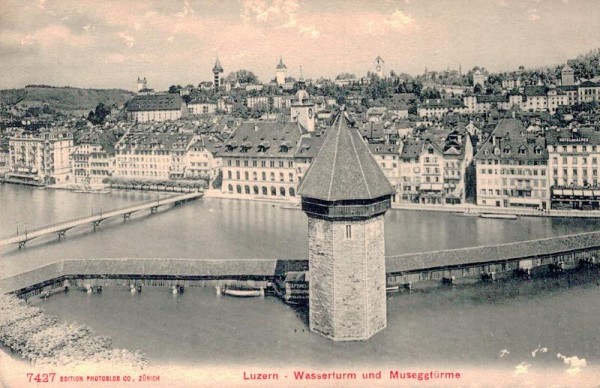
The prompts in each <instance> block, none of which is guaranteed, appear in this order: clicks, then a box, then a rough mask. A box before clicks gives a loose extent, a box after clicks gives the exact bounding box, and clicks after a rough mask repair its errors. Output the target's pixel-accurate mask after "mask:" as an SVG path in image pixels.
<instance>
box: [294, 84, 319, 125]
mask: <svg viewBox="0 0 600 388" xmlns="http://www.w3.org/2000/svg"><path fill="white" fill-rule="evenodd" d="M290 115H291V119H292V121H293V122H298V123H300V125H302V126H303V127H304V128H305V129H306V130H307V131H308V132H314V131H315V102H314V101H313V100H312V99H311V98H310V96H309V94H308V92H307V91H306V83H305V82H304V78H302V76H300V79H299V80H298V91H297V92H296V95H295V97H294V98H292V101H291V104H290Z"/></svg>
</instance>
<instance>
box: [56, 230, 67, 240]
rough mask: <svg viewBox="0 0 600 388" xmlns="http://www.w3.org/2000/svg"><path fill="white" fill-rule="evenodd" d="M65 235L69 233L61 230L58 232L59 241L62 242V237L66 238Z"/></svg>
mask: <svg viewBox="0 0 600 388" xmlns="http://www.w3.org/2000/svg"><path fill="white" fill-rule="evenodd" d="M65 233H67V231H66V230H61V231H60V232H58V241H60V239H61V237H62V238H65V237H66V235H65Z"/></svg>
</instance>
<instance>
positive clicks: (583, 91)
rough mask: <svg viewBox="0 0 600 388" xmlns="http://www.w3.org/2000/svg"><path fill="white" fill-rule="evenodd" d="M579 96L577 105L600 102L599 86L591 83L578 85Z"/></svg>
mask: <svg viewBox="0 0 600 388" xmlns="http://www.w3.org/2000/svg"><path fill="white" fill-rule="evenodd" d="M577 92H578V94H579V103H580V104H581V103H584V102H592V101H600V84H599V83H596V82H592V81H585V82H582V83H581V84H579V87H578V89H577Z"/></svg>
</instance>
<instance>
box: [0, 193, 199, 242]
mask: <svg viewBox="0 0 600 388" xmlns="http://www.w3.org/2000/svg"><path fill="white" fill-rule="evenodd" d="M203 195H204V193H203V192H195V193H188V194H182V195H176V196H173V197H168V198H161V199H157V200H152V201H147V202H143V203H138V204H135V205H130V206H127V207H124V208H121V209H114V210H109V211H106V212H102V213H99V214H94V215H91V216H86V217H81V218H75V219H71V220H67V221H62V222H58V223H55V224H52V225H45V226H41V227H38V228H35V229H30V230H25V231H23V232H22V233H19V234H17V235H15V236H12V237H8V238H5V239H3V240H0V247H2V246H5V245H11V244H19V248H22V247H24V246H25V244H26V243H27V242H28V241H30V240H33V239H34V238H37V237H41V236H45V235H48V234H52V233H57V234H58V238H59V239H60V238H61V237H64V236H65V234H66V232H67V231H68V230H70V229H73V228H76V227H79V226H82V225H92V227H93V228H94V229H96V228H97V227H98V226H100V223H101V222H102V221H104V220H107V219H109V218H112V217H123V219H124V220H127V219H129V217H130V216H131V215H132V214H133V213H136V212H139V211H144V210H150V213H152V214H153V213H156V212H157V211H158V208H159V207H161V206H169V205H173V206H177V205H180V204H182V203H184V202H187V201H191V200H194V199H198V198H200V197H202V196H203Z"/></svg>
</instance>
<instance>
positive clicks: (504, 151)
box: [502, 147, 510, 155]
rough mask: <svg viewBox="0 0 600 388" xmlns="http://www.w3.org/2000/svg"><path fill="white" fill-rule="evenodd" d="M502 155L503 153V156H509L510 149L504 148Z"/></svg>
mask: <svg viewBox="0 0 600 388" xmlns="http://www.w3.org/2000/svg"><path fill="white" fill-rule="evenodd" d="M502 153H504V154H505V155H510V147H504V149H503V150H502Z"/></svg>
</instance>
